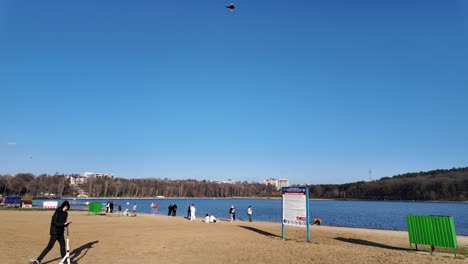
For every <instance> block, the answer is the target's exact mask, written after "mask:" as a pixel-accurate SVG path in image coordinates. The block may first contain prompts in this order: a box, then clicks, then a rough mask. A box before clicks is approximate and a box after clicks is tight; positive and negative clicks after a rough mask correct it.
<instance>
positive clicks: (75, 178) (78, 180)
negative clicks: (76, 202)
mask: <svg viewBox="0 0 468 264" xmlns="http://www.w3.org/2000/svg"><path fill="white" fill-rule="evenodd" d="M91 177H94V178H109V179H112V178H114V175H112V174H110V173H96V172H85V173H84V174H83V176H81V175H68V176H67V178H68V180H69V181H70V184H83V183H86V182H87V181H88V178H91Z"/></svg>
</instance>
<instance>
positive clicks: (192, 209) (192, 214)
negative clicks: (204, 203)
mask: <svg viewBox="0 0 468 264" xmlns="http://www.w3.org/2000/svg"><path fill="white" fill-rule="evenodd" d="M196 210H197V209H196V208H195V204H192V205H191V206H190V221H195V220H196V216H195V212H196Z"/></svg>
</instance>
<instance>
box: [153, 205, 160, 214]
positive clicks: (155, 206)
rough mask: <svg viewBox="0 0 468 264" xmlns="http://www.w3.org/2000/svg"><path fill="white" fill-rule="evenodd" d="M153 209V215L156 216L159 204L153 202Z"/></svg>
mask: <svg viewBox="0 0 468 264" xmlns="http://www.w3.org/2000/svg"><path fill="white" fill-rule="evenodd" d="M152 207H153V214H154V215H155V214H158V208H159V203H158V202H155V203H154V205H153V206H152Z"/></svg>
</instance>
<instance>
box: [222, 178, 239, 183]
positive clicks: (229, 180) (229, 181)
mask: <svg viewBox="0 0 468 264" xmlns="http://www.w3.org/2000/svg"><path fill="white" fill-rule="evenodd" d="M223 183H228V184H234V183H236V182H235V181H233V180H231V179H227V181H223Z"/></svg>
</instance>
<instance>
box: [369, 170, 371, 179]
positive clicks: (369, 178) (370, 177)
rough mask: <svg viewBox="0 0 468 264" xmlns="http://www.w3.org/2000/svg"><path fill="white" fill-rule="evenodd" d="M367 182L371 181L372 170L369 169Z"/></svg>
mask: <svg viewBox="0 0 468 264" xmlns="http://www.w3.org/2000/svg"><path fill="white" fill-rule="evenodd" d="M369 181H372V170H371V169H369Z"/></svg>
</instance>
